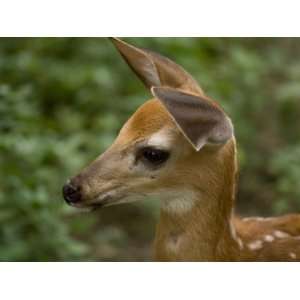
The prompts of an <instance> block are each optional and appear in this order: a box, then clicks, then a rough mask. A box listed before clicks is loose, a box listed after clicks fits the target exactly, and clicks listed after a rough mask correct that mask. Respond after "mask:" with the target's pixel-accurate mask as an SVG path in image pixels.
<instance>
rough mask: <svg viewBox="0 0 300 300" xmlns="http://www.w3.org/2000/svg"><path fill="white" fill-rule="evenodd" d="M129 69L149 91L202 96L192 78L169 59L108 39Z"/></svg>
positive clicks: (117, 40) (120, 41)
mask: <svg viewBox="0 0 300 300" xmlns="http://www.w3.org/2000/svg"><path fill="white" fill-rule="evenodd" d="M110 39H111V41H112V42H113V44H114V45H115V47H116V48H117V50H118V51H119V52H120V54H121V55H122V57H123V58H124V59H125V61H126V62H127V64H128V65H129V66H130V68H131V69H132V70H133V71H134V72H135V73H136V75H137V76H138V77H139V78H140V79H141V80H142V82H143V83H144V84H145V85H146V87H148V88H149V89H151V87H153V86H156V87H159V86H166V87H172V88H180V89H183V90H186V91H190V92H192V93H196V94H200V95H203V91H202V89H201V88H200V87H199V85H198V84H197V82H196V81H195V80H194V79H193V77H192V76H191V75H190V74H189V73H188V72H186V71H185V70H184V69H183V68H182V67H181V66H179V65H177V64H176V63H175V62H173V61H171V60H170V59H168V58H166V57H164V56H162V55H160V54H158V53H155V52H153V51H150V50H146V49H141V48H138V47H135V46H133V45H130V44H128V43H125V42H124V41H122V40H120V39H117V38H110Z"/></svg>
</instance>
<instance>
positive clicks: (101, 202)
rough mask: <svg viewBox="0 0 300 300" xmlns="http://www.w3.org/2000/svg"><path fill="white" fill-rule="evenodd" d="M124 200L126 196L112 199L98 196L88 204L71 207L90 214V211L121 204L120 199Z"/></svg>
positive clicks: (108, 196)
mask: <svg viewBox="0 0 300 300" xmlns="http://www.w3.org/2000/svg"><path fill="white" fill-rule="evenodd" d="M124 198H126V196H124V195H122V196H119V197H113V196H112V195H105V196H98V197H95V198H94V199H93V200H92V201H90V202H78V203H72V204H71V206H73V207H75V208H78V209H83V210H88V211H90V212H91V211H95V210H99V209H101V208H104V207H107V206H111V205H116V204H119V203H122V199H124Z"/></svg>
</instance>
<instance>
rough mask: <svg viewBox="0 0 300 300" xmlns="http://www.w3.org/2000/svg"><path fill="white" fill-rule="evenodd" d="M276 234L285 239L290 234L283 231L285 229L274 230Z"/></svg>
mask: <svg viewBox="0 0 300 300" xmlns="http://www.w3.org/2000/svg"><path fill="white" fill-rule="evenodd" d="M273 234H274V236H275V237H277V238H279V239H284V238H287V237H289V236H290V235H289V234H288V233H286V232H283V231H280V230H275V231H274V232H273Z"/></svg>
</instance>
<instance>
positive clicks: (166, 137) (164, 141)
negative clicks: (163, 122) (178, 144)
mask: <svg viewBox="0 0 300 300" xmlns="http://www.w3.org/2000/svg"><path fill="white" fill-rule="evenodd" d="M170 132H171V131H170V130H169V129H167V128H163V129H161V130H159V131H158V132H156V133H154V134H153V135H151V136H150V138H149V139H148V142H147V144H148V145H149V146H153V147H159V148H165V149H169V148H170V147H171V145H172V135H171V134H170Z"/></svg>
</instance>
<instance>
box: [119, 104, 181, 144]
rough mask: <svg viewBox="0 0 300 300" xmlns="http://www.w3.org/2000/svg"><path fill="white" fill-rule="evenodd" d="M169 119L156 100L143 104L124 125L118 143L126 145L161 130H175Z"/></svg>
mask: <svg viewBox="0 0 300 300" xmlns="http://www.w3.org/2000/svg"><path fill="white" fill-rule="evenodd" d="M175 127H176V126H175V125H174V123H173V121H172V119H171V117H170V116H169V114H168V112H167V111H166V109H165V108H164V107H163V105H162V104H161V103H160V101H158V100H157V99H151V100H149V101H147V102H146V103H144V104H143V105H142V106H141V107H140V108H139V109H138V110H137V111H136V112H135V113H134V114H133V115H132V117H131V118H130V119H129V120H128V121H127V122H126V123H125V125H124V126H123V128H122V129H121V131H120V134H119V137H118V142H119V143H128V142H132V141H135V140H142V139H145V138H148V137H149V136H151V135H153V134H154V133H156V132H159V131H160V130H161V129H163V128H175Z"/></svg>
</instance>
